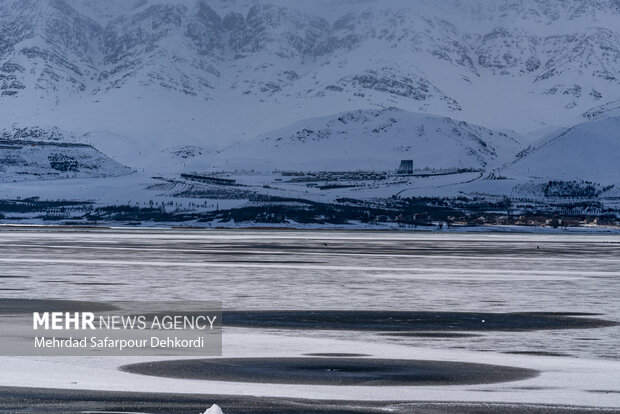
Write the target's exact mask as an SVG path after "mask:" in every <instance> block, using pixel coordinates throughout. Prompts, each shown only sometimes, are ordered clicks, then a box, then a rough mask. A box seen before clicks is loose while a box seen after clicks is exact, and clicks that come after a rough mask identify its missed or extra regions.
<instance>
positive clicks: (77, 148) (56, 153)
mask: <svg viewBox="0 0 620 414" xmlns="http://www.w3.org/2000/svg"><path fill="white" fill-rule="evenodd" d="M129 173H131V169H129V168H127V167H125V166H123V165H121V164H119V163H118V162H116V161H114V160H112V159H110V158H109V157H107V156H106V155H104V154H102V153H101V152H99V151H97V150H96V149H95V148H93V147H91V146H89V145H83V144H67V143H58V142H50V141H25V140H19V139H10V140H5V139H0V181H1V182H16V181H38V180H53V179H61V178H96V177H113V176H120V175H126V174H129Z"/></svg>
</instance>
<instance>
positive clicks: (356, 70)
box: [0, 0, 620, 152]
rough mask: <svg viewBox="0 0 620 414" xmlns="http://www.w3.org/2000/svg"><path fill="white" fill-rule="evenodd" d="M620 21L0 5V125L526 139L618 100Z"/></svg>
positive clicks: (602, 0) (513, 5) (199, 135)
mask: <svg viewBox="0 0 620 414" xmlns="http://www.w3.org/2000/svg"><path fill="white" fill-rule="evenodd" d="M619 18H620V8H619V7H618V4H617V2H615V1H614V0H595V1H591V0H566V1H562V2H558V1H555V0H502V1H495V0H493V1H492V0H471V1H467V2H463V1H458V0H446V1H442V2H437V1H430V0H411V1H409V0H407V1H402V0H385V1H381V2H378V1H370V0H368V1H366V0H360V1H345V0H337V1H327V0H308V1H284V0H226V1H223V0H174V1H173V0H136V1H133V0H128V1H118V0H114V1H106V2H101V1H99V0H36V1H35V0H28V1H24V0H2V1H0V33H2V37H1V38H0V103H1V104H2V107H3V111H2V114H0V124H3V125H1V126H2V127H7V126H9V125H8V124H9V123H11V124H13V123H17V124H19V125H20V126H28V125H57V126H59V127H62V128H64V129H68V130H76V131H77V132H79V134H82V133H88V132H91V131H93V130H99V131H108V132H110V133H112V134H116V135H121V136H129V137H131V138H132V139H137V140H139V141H145V140H148V141H150V142H152V143H154V147H155V149H154V152H158V151H160V150H161V149H163V148H165V147H166V146H172V145H179V144H180V145H213V144H216V145H225V144H227V143H230V142H231V141H233V140H239V139H247V138H250V137H252V136H254V135H256V134H260V133H265V132H268V131H271V130H274V129H277V128H280V127H284V126H286V125H289V124H291V123H293V122H296V121H300V120H303V119H307V118H312V117H318V116H326V115H331V114H335V113H339V112H342V111H350V110H355V109H370V108H374V109H377V108H386V107H392V106H396V107H399V108H402V109H405V110H408V111H412V112H426V113H429V114H435V115H441V116H449V117H452V118H455V119H459V120H465V121H467V122H471V123H476V124H479V125H484V126H487V127H490V128H501V129H503V128H506V129H513V130H517V131H518V132H519V133H521V134H524V135H525V134H527V133H528V132H530V131H531V130H536V129H540V128H549V127H560V126H570V125H571V124H574V123H576V122H579V121H578V120H579V118H580V116H581V114H582V113H584V112H585V111H587V110H589V109H590V108H592V107H595V106H599V105H602V104H604V103H606V102H609V101H612V100H615V99H617V98H618V96H620V83H619V82H618V79H620V41H619V39H620V38H619V36H620V35H619V29H618V25H617V21H618V19H619ZM238 119H244V120H245V122H243V123H240V122H238Z"/></svg>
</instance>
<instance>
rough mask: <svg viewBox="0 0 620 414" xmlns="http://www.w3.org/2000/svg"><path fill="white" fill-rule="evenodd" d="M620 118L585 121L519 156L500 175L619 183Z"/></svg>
mask: <svg viewBox="0 0 620 414" xmlns="http://www.w3.org/2000/svg"><path fill="white" fill-rule="evenodd" d="M618 154H620V117H611V118H607V119H603V120H600V121H594V122H585V123H581V124H579V125H576V126H574V127H572V128H569V129H568V130H566V131H564V132H562V133H559V134H557V135H552V136H550V137H548V138H546V139H543V140H542V141H541V142H539V143H537V144H535V145H533V146H531V147H530V148H528V149H527V150H525V151H523V152H522V153H521V154H520V157H519V159H518V160H517V161H515V162H514V163H513V164H511V165H509V166H508V167H506V168H505V169H504V170H503V171H502V173H503V174H505V175H507V176H510V177H527V178H534V179H540V178H542V179H548V180H566V181H571V180H586V181H591V182H597V183H601V184H608V185H609V184H618V183H620V163H619V162H618V159H619V158H618Z"/></svg>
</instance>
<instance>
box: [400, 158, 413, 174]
mask: <svg viewBox="0 0 620 414" xmlns="http://www.w3.org/2000/svg"><path fill="white" fill-rule="evenodd" d="M396 172H397V173H398V174H413V160H401V161H400V166H399V167H398V170H397V171H396Z"/></svg>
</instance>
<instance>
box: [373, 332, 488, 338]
mask: <svg viewBox="0 0 620 414" xmlns="http://www.w3.org/2000/svg"><path fill="white" fill-rule="evenodd" d="M378 335H381V336H399V337H412V338H473V337H478V336H480V335H476V334H472V333H460V332H380V333H379V334H378Z"/></svg>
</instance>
